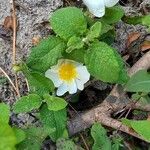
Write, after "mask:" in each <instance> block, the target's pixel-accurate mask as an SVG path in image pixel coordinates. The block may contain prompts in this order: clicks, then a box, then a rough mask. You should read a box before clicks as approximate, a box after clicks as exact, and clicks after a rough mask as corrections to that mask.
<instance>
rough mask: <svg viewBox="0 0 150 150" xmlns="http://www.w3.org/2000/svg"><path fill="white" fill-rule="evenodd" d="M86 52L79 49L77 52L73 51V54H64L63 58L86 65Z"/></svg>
mask: <svg viewBox="0 0 150 150" xmlns="http://www.w3.org/2000/svg"><path fill="white" fill-rule="evenodd" d="M85 52H86V50H85V49H77V50H75V51H72V52H71V53H64V54H63V57H64V58H66V59H71V60H74V61H77V62H80V63H84V54H85Z"/></svg>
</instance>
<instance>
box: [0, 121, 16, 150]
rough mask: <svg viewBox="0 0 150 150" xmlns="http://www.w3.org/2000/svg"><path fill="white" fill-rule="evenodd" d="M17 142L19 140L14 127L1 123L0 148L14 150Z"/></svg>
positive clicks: (0, 149) (1, 149)
mask: <svg viewBox="0 0 150 150" xmlns="http://www.w3.org/2000/svg"><path fill="white" fill-rule="evenodd" d="M16 144H17V140H16V137H15V134H14V132H13V130H12V128H11V127H10V126H9V125H7V124H3V123H0V150H13V149H15V145H16Z"/></svg>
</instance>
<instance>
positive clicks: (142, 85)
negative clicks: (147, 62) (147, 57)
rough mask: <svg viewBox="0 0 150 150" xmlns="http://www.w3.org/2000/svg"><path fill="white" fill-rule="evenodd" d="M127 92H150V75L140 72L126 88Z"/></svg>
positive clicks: (143, 71) (144, 71) (131, 79)
mask: <svg viewBox="0 0 150 150" xmlns="http://www.w3.org/2000/svg"><path fill="white" fill-rule="evenodd" d="M125 90H126V91H130V92H150V73H148V72H147V71H146V70H140V71H138V72H137V73H135V74H134V75H133V76H132V77H131V78H130V80H129V81H128V82H127V84H126V86H125Z"/></svg>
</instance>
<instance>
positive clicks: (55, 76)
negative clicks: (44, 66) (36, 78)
mask: <svg viewBox="0 0 150 150" xmlns="http://www.w3.org/2000/svg"><path fill="white" fill-rule="evenodd" d="M45 76H46V77H47V78H49V79H51V80H52V81H53V83H54V85H55V87H59V86H60V85H61V84H62V80H60V79H59V76H58V74H57V73H55V72H53V71H52V70H51V69H48V70H47V71H46V72H45Z"/></svg>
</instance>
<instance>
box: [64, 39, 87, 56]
mask: <svg viewBox="0 0 150 150" xmlns="http://www.w3.org/2000/svg"><path fill="white" fill-rule="evenodd" d="M83 46H84V42H83V41H82V39H81V38H79V37H76V36H73V37H71V38H70V39H69V40H68V43H67V47H68V48H67V49H66V52H67V53H70V52H72V51H73V50H75V49H81V48H83Z"/></svg>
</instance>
